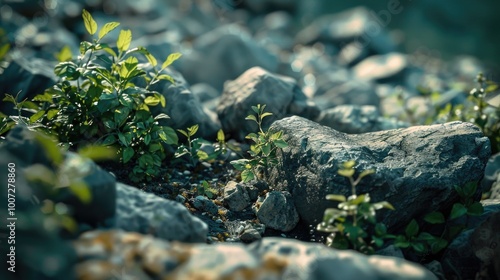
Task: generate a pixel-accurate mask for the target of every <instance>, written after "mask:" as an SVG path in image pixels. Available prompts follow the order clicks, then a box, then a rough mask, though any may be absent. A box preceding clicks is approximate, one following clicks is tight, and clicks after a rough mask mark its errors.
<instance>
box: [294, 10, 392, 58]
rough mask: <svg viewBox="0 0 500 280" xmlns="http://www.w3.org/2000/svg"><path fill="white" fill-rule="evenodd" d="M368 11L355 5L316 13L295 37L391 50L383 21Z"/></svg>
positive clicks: (303, 41) (300, 40) (306, 41)
mask: <svg viewBox="0 0 500 280" xmlns="http://www.w3.org/2000/svg"><path fill="white" fill-rule="evenodd" d="M372 13H374V12H372V11H369V10H368V9H367V8H365V7H357V8H353V9H350V10H347V11H344V12H340V13H338V14H332V15H325V16H322V17H319V18H318V19H316V20H315V21H314V22H313V23H311V24H310V25H309V26H307V27H306V28H304V29H303V30H302V31H300V32H299V33H298V34H297V37H296V40H297V42H298V43H301V44H312V43H315V42H333V43H335V44H338V45H339V46H341V47H342V46H345V45H347V44H349V43H351V42H359V43H361V44H362V47H363V48H369V50H370V51H371V52H373V53H376V54H384V53H388V52H391V51H394V50H395V49H396V46H395V44H394V42H393V41H392V39H391V38H390V37H389V35H388V32H387V30H386V29H385V28H384V27H385V26H384V24H381V23H380V22H379V21H377V20H374V19H373V15H372Z"/></svg>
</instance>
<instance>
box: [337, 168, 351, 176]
mask: <svg viewBox="0 0 500 280" xmlns="http://www.w3.org/2000/svg"><path fill="white" fill-rule="evenodd" d="M338 174H339V175H340V176H344V177H352V176H353V175H354V169H340V170H339V171H338Z"/></svg>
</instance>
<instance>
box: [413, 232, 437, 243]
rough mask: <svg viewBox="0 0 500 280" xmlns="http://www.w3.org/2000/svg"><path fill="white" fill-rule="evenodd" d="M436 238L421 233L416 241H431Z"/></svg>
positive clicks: (426, 233)
mask: <svg viewBox="0 0 500 280" xmlns="http://www.w3.org/2000/svg"><path fill="white" fill-rule="evenodd" d="M436 238H437V237H435V236H434V235H432V234H430V233H428V232H421V233H420V234H419V235H418V237H417V239H418V240H422V241H431V240H435V239H436Z"/></svg>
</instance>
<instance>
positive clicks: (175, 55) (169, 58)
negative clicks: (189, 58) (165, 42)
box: [161, 53, 182, 70]
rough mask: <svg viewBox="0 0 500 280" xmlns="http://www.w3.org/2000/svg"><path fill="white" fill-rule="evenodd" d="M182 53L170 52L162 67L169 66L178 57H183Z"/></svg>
mask: <svg viewBox="0 0 500 280" xmlns="http://www.w3.org/2000/svg"><path fill="white" fill-rule="evenodd" d="M181 56H182V54H181V53H172V54H170V55H169V56H168V57H167V59H166V60H165V62H163V64H162V65H161V69H162V70H163V69H165V68H167V67H168V66H169V65H170V64H172V63H173V62H174V61H176V60H177V59H179V57H181Z"/></svg>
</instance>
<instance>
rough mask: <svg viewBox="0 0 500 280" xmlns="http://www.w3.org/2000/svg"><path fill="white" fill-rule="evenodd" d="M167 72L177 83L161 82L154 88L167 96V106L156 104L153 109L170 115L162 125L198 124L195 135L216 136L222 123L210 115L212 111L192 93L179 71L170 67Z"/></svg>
mask: <svg viewBox="0 0 500 280" xmlns="http://www.w3.org/2000/svg"><path fill="white" fill-rule="evenodd" d="M166 74H168V75H170V76H171V77H172V78H173V79H174V81H175V83H174V84H171V83H170V82H160V83H158V84H159V85H158V86H157V87H153V89H155V90H158V91H159V92H160V93H161V94H162V95H163V96H165V99H166V103H167V104H166V106H165V107H161V106H160V105H157V106H154V107H152V108H151V111H152V112H153V113H154V114H159V113H164V114H167V115H168V116H169V117H170V119H166V120H165V119H163V120H161V124H162V125H167V126H170V127H173V128H176V129H184V130H185V129H186V128H187V127H190V126H192V125H195V124H198V125H199V129H198V133H197V134H196V135H195V137H202V138H206V139H212V138H214V136H215V135H216V133H217V130H219V129H220V125H219V124H218V123H217V121H216V120H214V118H211V117H210V115H211V113H210V112H208V111H206V110H205V108H204V107H203V105H202V104H201V102H200V100H199V99H198V98H197V97H196V96H195V95H194V94H193V93H191V90H190V89H189V84H188V83H187V82H186V80H185V79H184V77H183V76H182V75H181V74H180V73H179V72H177V71H175V70H172V69H168V70H167V71H166Z"/></svg>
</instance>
